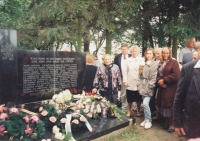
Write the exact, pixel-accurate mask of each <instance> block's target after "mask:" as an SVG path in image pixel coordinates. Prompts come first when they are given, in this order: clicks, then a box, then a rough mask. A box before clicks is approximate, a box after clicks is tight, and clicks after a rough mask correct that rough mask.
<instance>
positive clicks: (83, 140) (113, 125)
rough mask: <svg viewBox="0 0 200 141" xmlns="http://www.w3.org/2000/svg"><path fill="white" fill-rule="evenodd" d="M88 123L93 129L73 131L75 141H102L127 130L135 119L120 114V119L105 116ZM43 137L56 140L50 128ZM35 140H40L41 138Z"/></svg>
mask: <svg viewBox="0 0 200 141" xmlns="http://www.w3.org/2000/svg"><path fill="white" fill-rule="evenodd" d="M89 123H90V125H91V126H92V129H93V131H92V132H90V131H89V130H88V129H87V128H82V129H80V130H78V131H75V132H73V137H74V139H76V140H77V141H91V140H92V141H102V140H105V139H107V138H108V137H110V136H115V135H117V134H120V133H122V132H124V131H127V130H129V129H130V128H131V126H132V125H133V124H134V123H135V119H134V118H128V117H127V116H125V115H122V116H121V119H120V120H118V119H117V118H107V121H102V120H98V119H96V120H94V119H92V120H90V121H89ZM110 133H111V134H110ZM43 139H51V140H52V141H56V140H55V139H54V134H53V133H52V131H50V130H47V131H46V134H45V136H44V137H43ZM37 141H41V139H40V140H37Z"/></svg>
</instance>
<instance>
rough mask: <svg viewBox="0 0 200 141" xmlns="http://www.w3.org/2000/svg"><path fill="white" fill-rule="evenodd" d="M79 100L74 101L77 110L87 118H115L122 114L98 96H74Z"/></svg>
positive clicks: (113, 105)
mask: <svg viewBox="0 0 200 141" xmlns="http://www.w3.org/2000/svg"><path fill="white" fill-rule="evenodd" d="M77 97H78V99H79V100H77V101H76V103H75V104H76V105H77V108H78V109H79V111H80V112H81V113H83V115H85V116H86V117H87V118H95V119H96V118H100V119H101V118H107V117H117V118H118V119H120V114H124V113H123V112H122V111H121V110H120V109H119V108H118V107H117V106H116V105H115V104H112V103H110V101H108V100H107V99H106V98H105V97H102V96H100V95H93V96H91V95H90V96H81V97H80V96H76V95H75V96H74V98H77Z"/></svg>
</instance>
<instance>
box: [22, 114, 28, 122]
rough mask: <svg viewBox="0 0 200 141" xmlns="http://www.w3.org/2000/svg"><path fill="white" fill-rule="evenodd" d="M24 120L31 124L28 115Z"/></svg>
mask: <svg viewBox="0 0 200 141" xmlns="http://www.w3.org/2000/svg"><path fill="white" fill-rule="evenodd" d="M23 119H24V120H25V121H26V123H28V122H29V120H30V119H29V117H28V116H27V115H26V116H25V117H23Z"/></svg>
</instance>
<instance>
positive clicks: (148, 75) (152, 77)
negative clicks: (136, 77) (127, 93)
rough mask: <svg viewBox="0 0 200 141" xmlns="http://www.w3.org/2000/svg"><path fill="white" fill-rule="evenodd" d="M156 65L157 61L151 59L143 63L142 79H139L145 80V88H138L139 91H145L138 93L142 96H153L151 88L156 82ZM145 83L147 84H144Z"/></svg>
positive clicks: (157, 64)
mask: <svg viewBox="0 0 200 141" xmlns="http://www.w3.org/2000/svg"><path fill="white" fill-rule="evenodd" d="M158 66H159V62H157V61H152V62H151V63H150V64H147V63H146V64H145V66H144V68H143V72H142V79H141V80H146V81H145V86H146V88H140V89H141V91H143V92H144V91H147V93H145V94H141V93H140V89H139V93H140V94H141V95H143V96H153V88H154V87H155V83H156V78H157V73H158ZM146 83H147V84H146Z"/></svg>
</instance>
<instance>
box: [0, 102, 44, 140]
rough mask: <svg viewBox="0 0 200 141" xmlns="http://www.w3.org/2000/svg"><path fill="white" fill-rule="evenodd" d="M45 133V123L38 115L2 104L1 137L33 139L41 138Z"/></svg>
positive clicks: (0, 110) (5, 138) (0, 108)
mask: <svg viewBox="0 0 200 141" xmlns="http://www.w3.org/2000/svg"><path fill="white" fill-rule="evenodd" d="M44 133H45V126H44V123H43V122H42V121H41V120H40V119H39V117H38V116H37V115H28V114H26V113H23V112H21V111H20V109H18V108H16V107H9V106H7V107H5V105H0V139H4V140H24V141H32V140H35V139H38V138H41V137H42V136H43V135H44Z"/></svg>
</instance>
